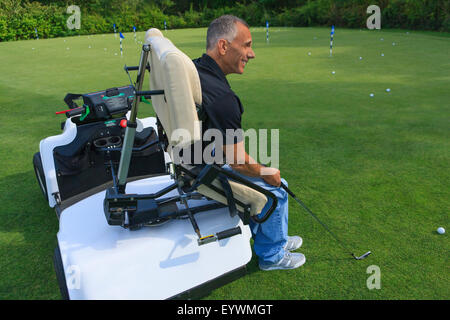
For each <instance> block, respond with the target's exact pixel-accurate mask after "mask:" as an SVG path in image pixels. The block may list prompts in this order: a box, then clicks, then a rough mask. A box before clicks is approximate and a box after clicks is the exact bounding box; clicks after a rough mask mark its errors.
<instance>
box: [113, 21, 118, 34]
mask: <svg viewBox="0 0 450 320" xmlns="http://www.w3.org/2000/svg"><path fill="white" fill-rule="evenodd" d="M113 26H114V38H117V33H116V24H115V23H114V24H113Z"/></svg>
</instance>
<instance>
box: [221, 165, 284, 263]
mask: <svg viewBox="0 0 450 320" xmlns="http://www.w3.org/2000/svg"><path fill="white" fill-rule="evenodd" d="M222 168H223V169H225V170H230V171H233V173H236V174H238V175H240V176H242V177H244V178H245V179H247V180H249V181H251V182H253V183H254V184H257V185H258V186H260V187H262V188H264V189H266V190H268V191H270V192H272V193H273V194H274V195H275V196H276V197H277V199H278V204H277V207H276V208H275V210H274V212H273V213H272V215H271V216H270V217H269V219H267V220H266V221H265V222H264V223H256V222H253V221H252V220H250V229H251V231H252V236H253V240H254V246H253V248H254V250H255V253H256V255H257V256H258V257H259V263H260V264H273V263H276V262H278V261H280V260H281V259H282V258H283V256H284V254H285V250H284V248H283V247H284V246H285V244H286V242H287V238H288V194H287V192H286V191H285V190H284V189H283V188H281V187H275V186H272V185H270V184H268V183H266V182H265V181H264V180H263V179H261V178H254V177H248V176H245V175H242V174H240V173H239V172H237V171H234V170H232V169H231V168H230V167H229V166H228V165H225V166H223V167H222ZM281 180H282V182H283V183H284V184H286V185H287V182H286V180H284V179H281ZM271 205H272V199H270V198H269V199H268V201H267V203H266V205H265V207H264V208H263V210H262V211H261V213H260V214H259V215H258V217H259V218H262V217H263V216H264V215H265V213H266V212H267V210H269V208H270V206H271Z"/></svg>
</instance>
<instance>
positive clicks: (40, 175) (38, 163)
mask: <svg viewBox="0 0 450 320" xmlns="http://www.w3.org/2000/svg"><path fill="white" fill-rule="evenodd" d="M33 167H34V173H35V174H36V179H37V181H38V183H39V188H40V189H41V191H42V194H43V195H44V199H45V201H48V193H47V185H46V184H45V175H44V169H43V167H42V159H41V153H40V152H36V153H35V154H34V157H33Z"/></svg>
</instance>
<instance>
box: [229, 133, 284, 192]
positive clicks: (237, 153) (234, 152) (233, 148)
mask: <svg viewBox="0 0 450 320" xmlns="http://www.w3.org/2000/svg"><path fill="white" fill-rule="evenodd" d="M223 152H224V154H225V158H226V160H227V163H228V164H229V165H230V167H231V168H232V169H233V170H236V171H237V172H239V173H241V174H243V175H246V176H249V177H260V178H262V179H264V181H265V182H267V183H268V184H271V185H273V186H276V187H279V186H280V185H281V176H280V170H278V169H277V168H270V167H265V166H263V165H261V164H259V163H257V162H256V160H254V159H253V158H252V157H250V155H249V154H247V152H246V151H245V147H244V141H240V142H238V143H236V144H230V145H225V146H224V150H223Z"/></svg>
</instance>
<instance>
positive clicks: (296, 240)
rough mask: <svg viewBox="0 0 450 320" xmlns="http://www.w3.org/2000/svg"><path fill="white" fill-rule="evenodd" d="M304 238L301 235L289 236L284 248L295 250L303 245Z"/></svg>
mask: <svg viewBox="0 0 450 320" xmlns="http://www.w3.org/2000/svg"><path fill="white" fill-rule="evenodd" d="M302 243H303V239H302V238H300V237H299V236H292V237H291V236H288V240H287V242H286V244H285V245H284V248H283V249H284V250H289V251H294V250H297V249H298V248H300V247H301V246H302Z"/></svg>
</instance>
